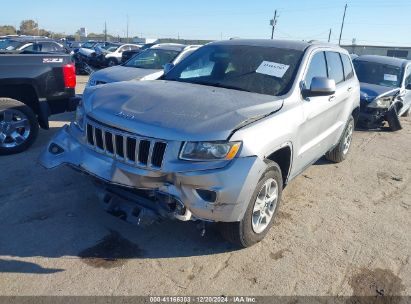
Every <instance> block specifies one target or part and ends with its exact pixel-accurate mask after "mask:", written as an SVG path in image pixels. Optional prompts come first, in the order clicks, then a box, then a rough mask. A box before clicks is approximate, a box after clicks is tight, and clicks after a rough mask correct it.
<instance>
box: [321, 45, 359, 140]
mask: <svg viewBox="0 0 411 304" xmlns="http://www.w3.org/2000/svg"><path fill="white" fill-rule="evenodd" d="M326 58H327V67H328V75H329V78H332V79H335V82H336V85H337V91H336V93H335V97H334V98H331V99H330V102H331V103H332V111H331V112H332V114H331V115H332V117H333V120H334V123H333V126H332V128H331V129H332V132H333V133H332V135H331V144H332V145H335V144H337V143H338V141H339V140H340V137H341V135H342V133H343V131H344V129H345V126H346V124H347V121H348V117H349V115H351V111H352V105H353V104H354V103H355V100H353V99H355V98H357V97H358V96H359V87H358V83H357V81H356V79H355V77H354V70H353V66H352V63H351V59H350V58H349V57H348V55H346V54H341V53H337V52H326Z"/></svg>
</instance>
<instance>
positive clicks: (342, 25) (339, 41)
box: [338, 4, 348, 45]
mask: <svg viewBox="0 0 411 304" xmlns="http://www.w3.org/2000/svg"><path fill="white" fill-rule="evenodd" d="M347 7H348V4H346V5H345V8H344V16H343V20H342V24H341V31H340V39H339V40H338V44H339V45H341V37H342V33H343V29H344V22H345V14H346V13H347Z"/></svg>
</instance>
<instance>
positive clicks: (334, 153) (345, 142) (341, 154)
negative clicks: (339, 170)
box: [325, 115, 354, 163]
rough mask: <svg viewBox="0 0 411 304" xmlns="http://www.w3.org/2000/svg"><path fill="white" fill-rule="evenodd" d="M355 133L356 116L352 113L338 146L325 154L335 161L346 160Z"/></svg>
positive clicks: (328, 158) (327, 157)
mask: <svg viewBox="0 0 411 304" xmlns="http://www.w3.org/2000/svg"><path fill="white" fill-rule="evenodd" d="M353 133H354V117H352V115H351V116H350V118H349V119H348V122H347V125H346V127H345V129H344V132H343V135H342V136H341V139H340V141H339V142H338V144H337V146H336V147H335V148H334V149H332V150H331V151H329V152H328V153H327V154H325V158H326V159H327V160H329V161H332V162H334V163H341V162H342V161H344V160H345V159H346V158H347V156H348V152H350V148H351V143H352V137H353Z"/></svg>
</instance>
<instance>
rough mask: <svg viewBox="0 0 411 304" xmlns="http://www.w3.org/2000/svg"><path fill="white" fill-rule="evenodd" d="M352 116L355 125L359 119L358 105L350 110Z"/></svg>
mask: <svg viewBox="0 0 411 304" xmlns="http://www.w3.org/2000/svg"><path fill="white" fill-rule="evenodd" d="M351 115H352V117H354V125H355V126H356V125H357V123H358V121H359V119H360V107H359V106H358V107H356V108H355V109H354V110H353V111H352V112H351Z"/></svg>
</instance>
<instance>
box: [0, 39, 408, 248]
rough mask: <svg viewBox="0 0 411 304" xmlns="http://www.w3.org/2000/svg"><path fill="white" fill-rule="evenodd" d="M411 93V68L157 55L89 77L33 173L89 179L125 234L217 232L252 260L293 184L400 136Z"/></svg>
mask: <svg viewBox="0 0 411 304" xmlns="http://www.w3.org/2000/svg"><path fill="white" fill-rule="evenodd" d="M0 58H1V57H0ZM63 76H64V71H63ZM357 76H358V77H357ZM359 80H360V82H361V83H360V82H359ZM410 80H411V68H410V62H408V61H402V60H397V59H388V58H382V57H376V56H360V57H357V58H355V59H354V60H352V59H351V56H350V54H349V53H348V52H347V51H345V50H344V49H342V48H340V47H338V46H335V45H331V44H322V43H319V42H300V41H282V40H241V39H234V40H230V41H220V42H213V43H210V44H207V45H205V46H202V47H199V46H184V45H176V44H159V45H154V46H151V47H150V48H147V49H145V50H144V51H142V52H137V54H135V55H134V56H133V57H131V58H130V59H129V60H127V61H126V62H125V63H124V64H122V65H120V66H116V67H110V68H107V69H103V70H100V71H98V72H95V73H93V74H92V75H91V77H90V80H89V82H88V84H87V87H86V90H85V92H84V95H83V99H82V101H81V102H80V104H79V106H78V107H77V109H76V115H75V120H74V121H73V122H72V123H71V124H70V125H68V126H65V127H64V128H62V129H61V130H60V131H59V132H58V133H57V134H56V135H55V136H54V138H52V140H51V141H50V142H49V144H48V145H47V147H46V148H45V150H44V151H43V153H42V154H41V156H40V163H41V164H42V165H43V166H44V167H46V168H49V169H52V168H55V167H58V166H61V165H68V166H70V167H71V168H75V169H76V170H78V171H80V172H83V173H85V174H87V175H89V176H90V178H92V179H94V180H95V181H96V185H97V187H98V189H99V197H100V200H101V203H102V205H103V206H104V208H105V210H106V211H107V212H109V213H110V214H112V215H114V216H117V217H119V218H121V219H123V220H126V221H128V222H130V223H134V224H141V225H143V224H149V223H152V222H154V221H156V220H157V219H158V218H161V217H162V218H171V219H176V220H180V221H199V222H200V223H202V225H203V226H202V227H203V229H205V228H204V227H205V224H204V223H207V222H214V223H217V224H218V225H219V227H220V230H221V233H222V234H223V236H224V237H225V238H226V239H228V240H229V241H231V242H233V243H235V244H237V245H239V246H242V247H248V246H251V245H253V244H255V243H257V242H259V241H261V240H262V239H263V238H264V237H265V236H266V234H267V233H268V231H269V230H270V228H271V226H272V225H273V222H274V219H275V217H276V214H277V213H278V209H279V205H280V202H281V194H282V190H283V189H284V187H285V186H286V185H287V184H288V183H289V182H290V181H291V180H293V179H294V178H295V177H297V176H298V175H299V174H301V173H302V172H303V171H304V170H305V169H306V168H307V167H309V166H310V165H311V164H313V163H315V162H316V161H317V160H318V159H320V158H321V157H323V156H324V155H325V157H326V158H327V159H328V160H329V161H331V162H336V163H339V162H342V161H344V160H345V159H346V158H347V157H348V155H349V151H350V147H351V143H352V138H353V131H354V127H355V124H356V123H358V124H359V125H361V126H363V127H380V126H381V125H382V124H383V123H384V121H388V123H389V126H390V128H391V129H392V130H398V129H400V127H401V125H400V120H399V115H407V114H409V112H410V106H411V95H410V93H411V86H410V85H409V84H408V82H410ZM5 109H7V106H6V108H5ZM393 109H394V110H393ZM0 111H2V110H1V108H0ZM3 112H4V110H3ZM1 117H2V116H1V115H0V119H1ZM6 117H8V121H10V115H9V114H7V115H5V114H3V120H2V122H1V124H0V126H1V127H0V145H1V143H2V141H1V139H2V138H4V134H9V133H10V132H9V131H7V130H8V126H9V125H10V123H9V122H7V125H6ZM0 121H1V120H0ZM12 121H13V123H14V124H16V125H17V127H19V126H20V123H19V122H20V119H19V118H18V117H17V116H16V117H14V116H13V118H12ZM17 127H16V128H17ZM16 130H17V132H20V133H19V134H23V133H22V132H23V129H21V130H20V129H19V128H17V129H16ZM7 132H8V133H7ZM1 134H3V135H1ZM2 136H3V137H2ZM8 136H10V135H8ZM12 138H13V137H12ZM3 142H4V141H3Z"/></svg>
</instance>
